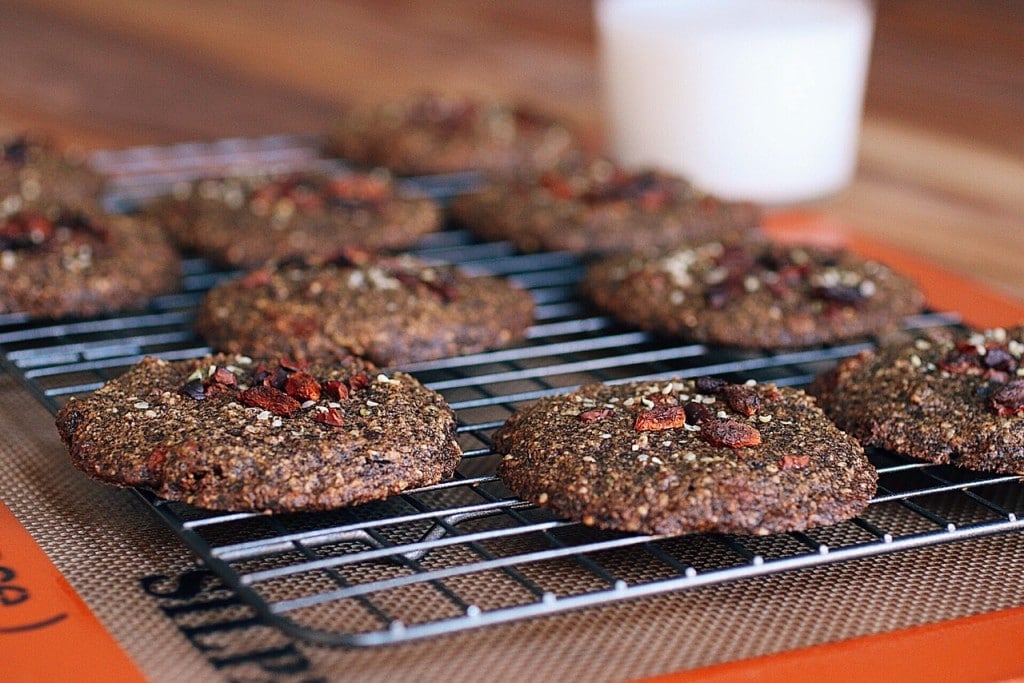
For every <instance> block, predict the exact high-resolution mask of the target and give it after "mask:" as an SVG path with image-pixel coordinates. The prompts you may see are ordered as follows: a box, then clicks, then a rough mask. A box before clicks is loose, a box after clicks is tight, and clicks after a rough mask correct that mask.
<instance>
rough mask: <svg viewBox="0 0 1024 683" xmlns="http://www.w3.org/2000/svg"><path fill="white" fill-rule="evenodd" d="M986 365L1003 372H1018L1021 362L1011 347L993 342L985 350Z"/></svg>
mask: <svg viewBox="0 0 1024 683" xmlns="http://www.w3.org/2000/svg"><path fill="white" fill-rule="evenodd" d="M984 362H985V367H987V368H991V369H993V370H1001V371H1003V372H1016V371H1017V367H1018V366H1019V362H1018V361H1017V359H1016V358H1014V357H1013V354H1011V353H1010V351H1009V349H1007V348H1006V347H1005V346H1002V345H996V344H993V345H991V346H989V347H988V348H987V349H986V350H985V361H984Z"/></svg>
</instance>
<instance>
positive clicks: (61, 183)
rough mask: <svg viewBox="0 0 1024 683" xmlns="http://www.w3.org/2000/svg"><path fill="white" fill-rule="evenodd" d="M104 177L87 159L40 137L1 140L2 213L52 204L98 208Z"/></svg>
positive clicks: (0, 183)
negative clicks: (94, 206) (95, 206)
mask: <svg viewBox="0 0 1024 683" xmlns="http://www.w3.org/2000/svg"><path fill="white" fill-rule="evenodd" d="M104 180H105V179H104V177H103V176H102V175H101V174H99V173H97V172H95V171H93V170H92V169H91V168H89V166H88V164H87V163H86V160H85V156H84V155H81V154H76V153H74V152H72V151H69V150H62V149H59V148H57V147H56V146H55V145H53V144H52V143H50V142H49V141H48V140H47V139H45V138H44V137H41V136H38V135H19V136H15V137H10V138H6V139H0V212H2V213H4V214H12V213H15V212H17V211H20V210H22V209H26V208H29V207H32V206H34V205H36V204H43V205H46V204H48V203H52V202H59V203H63V204H72V205H75V206H81V205H86V206H90V205H95V204H97V203H98V200H99V196H100V192H101V191H102V189H103V184H104Z"/></svg>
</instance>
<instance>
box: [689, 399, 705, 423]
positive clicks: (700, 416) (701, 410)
mask: <svg viewBox="0 0 1024 683" xmlns="http://www.w3.org/2000/svg"><path fill="white" fill-rule="evenodd" d="M683 412H684V413H685V415H686V423H687V424H691V425H699V424H702V423H703V422H706V421H707V420H710V419H711V411H710V410H708V407H707V406H706V405H704V404H702V403H696V402H694V401H691V402H690V403H687V404H686V405H685V406H683Z"/></svg>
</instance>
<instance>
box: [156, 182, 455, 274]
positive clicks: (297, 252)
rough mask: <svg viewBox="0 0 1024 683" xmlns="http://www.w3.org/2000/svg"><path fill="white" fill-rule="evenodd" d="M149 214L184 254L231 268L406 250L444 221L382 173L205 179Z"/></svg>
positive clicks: (431, 206)
mask: <svg viewBox="0 0 1024 683" xmlns="http://www.w3.org/2000/svg"><path fill="white" fill-rule="evenodd" d="M150 211H151V212H154V213H155V214H156V215H157V216H158V217H160V218H161V220H162V221H163V222H164V223H165V224H166V225H167V228H168V230H169V231H170V233H171V235H172V236H173V237H174V239H175V240H176V241H177V242H178V244H179V245H181V246H182V247H183V248H186V249H191V250H194V251H195V252H197V253H199V254H201V255H203V256H206V257H207V258H209V259H211V260H212V261H214V262H216V263H219V264H221V265H225V266H230V267H255V266H260V265H263V264H264V263H266V262H267V261H271V260H281V259H287V258H293V257H303V258H307V259H329V258H331V257H333V256H334V255H336V254H337V253H338V252H339V251H341V249H342V248H343V247H346V246H348V247H362V248H366V249H391V248H402V247H408V246H410V245H412V244H414V243H415V242H416V240H418V239H419V238H420V237H422V236H423V235H424V234H426V233H429V232H433V231H434V230H437V229H438V228H439V227H440V226H441V218H442V217H441V210H440V208H439V207H438V206H437V204H436V203H435V202H434V201H433V200H432V199H430V198H428V197H424V196H418V195H413V194H409V193H408V192H406V191H404V190H400V188H399V187H398V185H397V184H396V183H395V181H394V180H393V179H392V178H391V176H390V175H389V174H388V173H386V172H382V171H379V170H378V171H375V172H370V173H351V174H345V175H342V176H337V177H335V176H329V175H326V174H318V173H306V174H297V175H291V176H288V177H285V178H258V179H255V178H229V179H221V180H203V181H200V182H198V183H196V184H195V185H186V186H184V187H182V188H181V192H179V193H177V194H176V196H175V197H174V198H172V199H168V200H165V201H161V202H158V203H157V204H156V205H155V206H153V207H152V208H151V209H150Z"/></svg>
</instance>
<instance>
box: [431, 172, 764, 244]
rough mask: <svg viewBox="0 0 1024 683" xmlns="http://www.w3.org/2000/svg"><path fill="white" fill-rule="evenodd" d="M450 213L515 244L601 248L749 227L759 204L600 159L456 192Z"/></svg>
mask: <svg viewBox="0 0 1024 683" xmlns="http://www.w3.org/2000/svg"><path fill="white" fill-rule="evenodd" d="M451 212H452V215H453V216H454V217H455V219H456V220H457V221H458V222H459V223H460V224H462V225H464V226H465V227H466V228H468V229H469V230H470V231H471V232H473V233H474V234H476V235H478V236H480V237H482V238H483V239H487V240H509V241H511V242H512V243H513V244H515V245H516V246H517V247H518V248H519V249H520V250H522V251H526V252H535V251H563V250H564V251H571V252H575V253H584V252H596V253H609V252H620V251H635V250H637V249H640V248H651V247H656V248H669V247H676V246H680V245H684V244H690V243H692V242H697V241H706V240H709V239H720V238H728V239H745V238H749V237H752V236H754V235H756V234H757V232H758V231H757V230H756V228H757V226H758V224H759V221H760V210H759V209H758V208H757V207H755V206H754V205H752V204H749V203H742V202H727V201H724V200H721V199H719V198H717V197H715V196H713V195H710V194H708V193H706V192H702V191H700V190H699V189H698V188H696V187H694V186H693V185H692V184H691V183H690V182H688V181H687V180H685V179H683V178H680V177H678V176H675V175H671V174H669V173H665V172H662V171H658V170H653V169H648V170H626V169H624V168H621V167H618V166H616V165H615V164H613V163H612V162H610V161H608V160H604V159H600V160H595V161H591V162H589V163H588V164H585V165H580V164H576V165H571V166H565V167H560V168H555V169H548V170H546V171H544V172H542V173H540V174H534V175H532V176H528V175H523V176H520V177H518V178H516V179H512V180H510V179H501V180H500V181H498V182H492V183H490V184H488V185H486V186H485V187H484V188H483V189H482V190H481V191H480V192H475V193H471V194H466V195H463V196H460V197H457V198H456V199H455V200H454V201H453V202H452V205H451Z"/></svg>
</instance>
